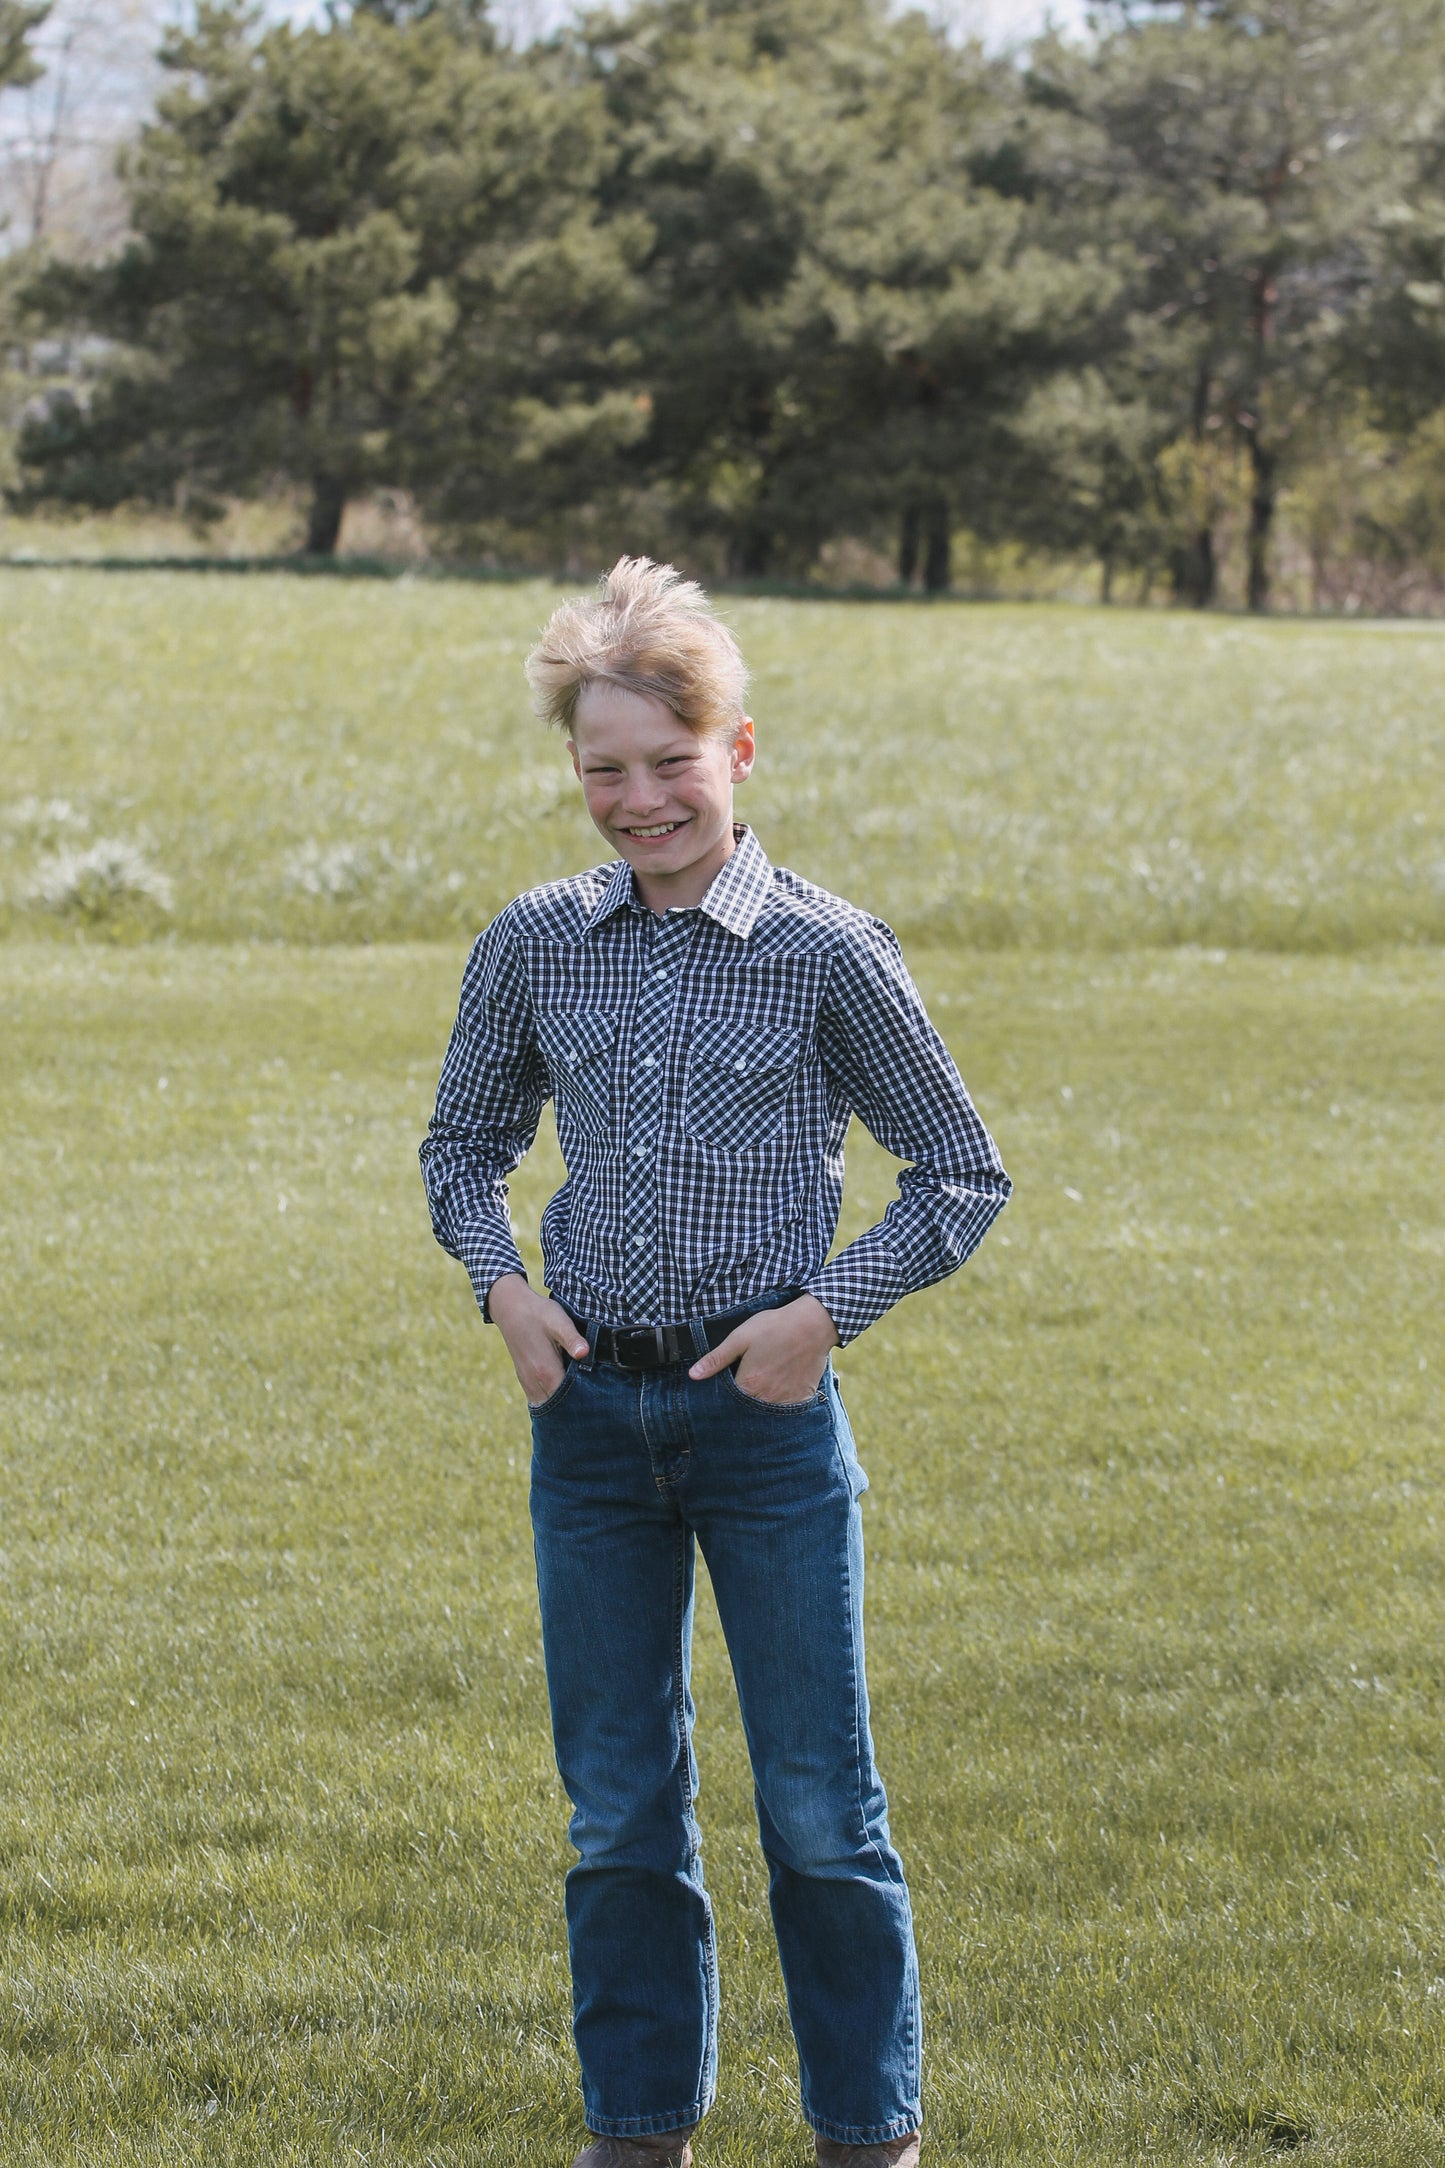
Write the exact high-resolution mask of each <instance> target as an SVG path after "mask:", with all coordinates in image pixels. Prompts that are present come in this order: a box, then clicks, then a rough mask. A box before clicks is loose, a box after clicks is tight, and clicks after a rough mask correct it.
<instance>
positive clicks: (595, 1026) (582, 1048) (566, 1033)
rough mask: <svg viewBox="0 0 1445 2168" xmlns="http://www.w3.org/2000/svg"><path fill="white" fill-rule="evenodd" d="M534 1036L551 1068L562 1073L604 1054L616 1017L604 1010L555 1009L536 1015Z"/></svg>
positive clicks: (609, 1044)
mask: <svg viewBox="0 0 1445 2168" xmlns="http://www.w3.org/2000/svg"><path fill="white" fill-rule="evenodd" d="M537 1036H538V1038H539V1039H540V1040H541V1042H542V1047H543V1051H544V1052H545V1054H546V1056H547V1060H548V1062H549V1063H550V1065H551V1067H552V1068H553V1070H554V1071H558V1072H560V1073H561V1074H563V1075H565V1074H566V1072H567V1071H568V1070H569V1069H580V1068H581V1067H582V1065H583V1063H584V1062H589V1061H591V1060H593V1059H594V1058H595V1057H596V1056H597V1055H598V1054H605V1053H606V1051H607V1049H608V1047H610V1046H611V1044H612V1042H613V1040H614V1039H615V1038H616V1037H617V1018H616V1016H615V1015H613V1014H611V1013H610V1012H609V1011H608V1010H606V1009H554V1010H552V1011H551V1012H550V1013H549V1014H547V1015H543V1016H539V1017H538V1018H537Z"/></svg>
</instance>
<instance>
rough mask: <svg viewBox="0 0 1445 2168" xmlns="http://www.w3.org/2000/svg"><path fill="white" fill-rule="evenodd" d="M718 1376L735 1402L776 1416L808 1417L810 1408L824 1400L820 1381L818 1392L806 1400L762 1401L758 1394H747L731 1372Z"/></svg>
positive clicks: (720, 1373)
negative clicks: (764, 1410)
mask: <svg viewBox="0 0 1445 2168" xmlns="http://www.w3.org/2000/svg"><path fill="white" fill-rule="evenodd" d="M718 1376H719V1377H720V1378H721V1379H722V1381H723V1384H724V1386H725V1387H726V1388H727V1390H728V1391H729V1392H730V1393H731V1394H732V1396H733V1398H734V1400H740V1401H741V1402H742V1404H743V1406H744V1407H745V1408H767V1409H769V1410H770V1411H771V1412H772V1413H773V1414H775V1415H806V1414H807V1412H808V1410H809V1409H810V1408H816V1407H819V1406H820V1405H821V1404H822V1401H823V1398H824V1382H823V1381H822V1380H820V1381H819V1384H818V1389H817V1391H816V1392H814V1393H812V1394H810V1395H809V1397H808V1399H806V1400H761V1399H759V1397H758V1395H757V1394H756V1393H745V1392H744V1391H743V1389H742V1387H741V1385H739V1384H738V1382H737V1379H736V1378H735V1377H734V1376H733V1374H732V1371H731V1370H720V1371H719V1372H718Z"/></svg>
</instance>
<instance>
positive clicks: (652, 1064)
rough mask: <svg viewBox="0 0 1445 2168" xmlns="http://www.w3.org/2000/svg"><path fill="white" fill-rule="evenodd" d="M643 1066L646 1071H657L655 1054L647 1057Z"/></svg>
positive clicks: (644, 1058)
mask: <svg viewBox="0 0 1445 2168" xmlns="http://www.w3.org/2000/svg"><path fill="white" fill-rule="evenodd" d="M642 1066H643V1068H644V1069H655V1068H656V1067H657V1056H656V1055H655V1054H647V1055H645V1056H644V1057H643V1063H642Z"/></svg>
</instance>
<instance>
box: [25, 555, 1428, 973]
mask: <svg viewBox="0 0 1445 2168" xmlns="http://www.w3.org/2000/svg"><path fill="white" fill-rule="evenodd" d="M556 593H557V590H555V589H551V588H548V587H546V586H544V585H542V584H540V583H536V584H528V585H519V586H472V585H461V584H459V585H439V584H429V583H407V582H394V583H386V582H372V581H356V582H343V581H336V582H322V581H298V580H288V579H286V578H284V577H281V576H279V575H278V576H258V577H252V578H239V577H237V578H223V577H219V576H214V577H205V576H201V575H197V574H187V573H137V574H134V575H126V576H116V575H108V574H105V573H103V572H96V571H84V570H78V569H77V570H69V571H40V570H35V571H20V570H9V571H0V927H6V926H8V928H9V929H10V930H11V931H12V932H13V931H17V930H28V931H30V932H31V933H41V932H45V931H49V930H54V929H56V928H60V929H65V928H67V927H69V926H71V925H74V924H76V923H82V924H87V925H89V926H90V927H91V928H92V929H94V930H103V931H106V932H108V933H111V934H115V935H120V936H122V937H131V936H135V935H139V934H145V933H148V932H150V933H153V932H161V931H167V930H172V931H174V932H176V933H178V934H180V935H181V936H182V937H183V938H188V939H190V938H195V939H230V938H233V937H237V936H247V937H253V938H260V939H272V938H277V937H281V938H286V939H292V940H302V941H325V942H330V941H354V940H383V939H392V938H408V939H410V938H421V937H434V936H446V937H449V938H450V937H452V936H456V935H459V934H462V933H464V932H469V931H471V930H474V929H475V928H476V926H477V925H478V924H479V923H480V922H482V921H483V920H484V919H486V918H487V917H489V916H490V915H491V913H492V912H493V911H494V910H495V909H496V908H497V907H498V906H499V905H500V904H501V903H502V902H503V901H505V899H506V898H507V897H508V896H509V895H510V894H512V893H513V892H514V890H515V889H516V888H517V887H519V886H522V885H526V884H527V883H529V882H532V881H536V880H540V879H544V878H547V877H549V876H551V875H553V874H555V873H561V872H565V871H570V870H573V869H575V868H576V867H578V866H582V865H587V864H590V863H592V862H593V860H594V858H595V857H596V856H597V855H598V846H597V841H596V838H595V836H594V835H593V832H592V830H591V829H590V827H589V826H588V825H587V822H586V820H585V818H584V816H583V815H582V813H581V810H580V808H579V806H578V804H577V803H576V799H575V796H574V793H573V790H572V785H571V778H570V774H569V772H568V770H567V766H566V761H565V756H564V755H563V753H562V752H561V749H560V747H559V746H558V744H557V743H556V742H555V740H549V739H548V738H547V737H546V736H545V735H544V734H543V733H542V732H541V730H540V728H539V727H538V726H537V725H535V724H534V723H533V722H532V721H531V719H530V717H529V715H528V712H527V707H526V699H525V688H524V685H523V681H522V675H521V662H522V657H523V655H524V653H525V651H526V648H527V646H528V644H529V642H530V640H531V638H532V637H533V635H534V633H535V631H536V629H537V627H538V625H539V624H540V622H541V620H542V619H543V618H544V617H545V615H546V613H547V611H548V609H549V608H550V606H551V604H552V602H553V601H554V599H555V597H556ZM729 614H730V616H731V617H732V619H733V620H734V622H735V623H736V625H737V627H738V630H739V631H740V633H741V634H742V637H743V640H744V644H745V647H746V650H747V653H748V655H749V658H750V660H751V661H752V663H753V666H754V670H755V673H756V685H755V692H754V700H753V706H754V711H755V713H756V716H757V719H758V724H759V730H760V739H761V745H762V758H761V762H760V765H759V770H758V774H757V776H756V777H755V779H754V781H753V782H752V783H751V784H750V785H749V786H748V791H747V794H746V797H745V800H744V809H745V811H746V812H747V814H748V815H749V817H750V818H752V819H753V820H754V821H755V823H756V824H757V826H758V828H759V830H760V832H761V834H762V835H763V838H764V840H765V842H766V844H767V847H768V849H769V851H770V852H771V853H772V855H773V856H774V857H775V858H776V859H777V860H778V861H779V862H781V863H785V864H791V865H793V866H795V867H796V868H797V869H798V870H799V871H801V872H804V873H806V874H808V875H809V876H810V877H812V878H814V879H816V880H819V881H822V882H823V883H825V884H826V885H829V886H837V887H842V888H845V889H846V890H847V891H848V892H849V893H850V894H854V895H857V896H858V897H859V898H860V900H865V901H867V902H868V903H869V904H870V905H871V906H872V908H874V909H875V910H877V911H879V912H881V913H882V914H883V915H884V916H886V917H888V918H890V919H891V920H892V921H893V922H894V923H895V924H896V925H897V926H898V928H899V929H900V931H901V932H902V933H903V934H904V936H905V937H906V938H909V939H912V940H915V941H917V940H930V941H950V942H951V941H962V942H966V943H969V944H973V945H980V944H981V945H985V946H989V947H996V946H1012V945H1016V944H1019V945H1024V946H1029V947H1040V948H1059V947H1063V948H1070V947H1079V946H1086V945H1104V946H1120V945H1127V944H1134V943H1140V942H1150V943H1181V942H1194V943H1199V944H1202V945H1205V946H1216V947H1226V948H1236V947H1245V948H1278V949H1293V950H1312V949H1313V950H1318V949H1332V948H1355V947H1360V946H1362V945H1369V944H1372V943H1377V942H1393V941H1400V942H1418V941H1438V940H1440V939H1442V938H1445V851H1442V843H1441V834H1440V823H1439V807H1440V804H1441V803H1442V800H1445V627H1438V626H1434V625H1425V624H1410V625H1404V624H1391V625H1388V626H1378V627H1368V626H1349V625H1342V624H1302V623H1290V624H1254V623H1248V622H1245V621H1240V620H1226V619H1217V618H1193V617H1184V616H1175V615H1167V616H1166V615H1164V614H1162V613H1140V612H1126V611H1117V612H1107V611H1099V610H1079V609H1071V608H1065V607H1057V608H1053V607H1047V608H1027V607H1010V606H994V605H978V606H967V605H944V606H939V607H925V606H917V605H912V606H910V605H907V604H878V605H875V606H868V607H863V606H859V605H856V604H843V603H821V602H819V603H804V602H780V601H758V600H739V601H735V602H733V603H732V604H731V605H730V609H729Z"/></svg>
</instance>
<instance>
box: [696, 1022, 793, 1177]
mask: <svg viewBox="0 0 1445 2168" xmlns="http://www.w3.org/2000/svg"><path fill="white" fill-rule="evenodd" d="M801 1039H802V1034H801V1031H800V1030H799V1028H798V1027H797V1026H796V1025H794V1026H792V1027H791V1028H789V1029H785V1030H781V1031H780V1030H772V1031H768V1030H763V1029H761V1028H760V1027H759V1026H757V1025H755V1024H748V1023H742V1022H740V1021H739V1020H738V1019H737V1018H736V1017H732V1016H704V1017H700V1018H699V1019H698V1021H697V1023H696V1024H695V1025H694V1026H693V1030H692V1045H691V1049H690V1051H689V1054H688V1062H687V1081H686V1083H685V1085H684V1087H683V1102H682V1126H683V1128H684V1129H685V1130H686V1132H687V1134H688V1136H689V1137H692V1138H693V1139H694V1140H695V1141H696V1142H697V1143H699V1144H710V1145H712V1146H713V1147H714V1148H715V1149H716V1150H718V1151H722V1152H745V1151H747V1150H749V1149H750V1148H751V1146H753V1145H755V1144H761V1143H763V1142H765V1141H766V1139H767V1138H769V1137H771V1136H773V1135H774V1134H775V1133H776V1132H777V1131H778V1129H780V1128H781V1126H782V1121H783V1112H784V1109H785V1108H786V1106H787V1102H788V1095H789V1093H790V1092H791V1090H792V1088H793V1082H794V1079H795V1078H796V1076H797V1074H798V1061H799V1056H800V1052H801Z"/></svg>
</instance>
